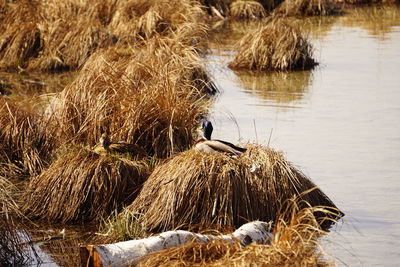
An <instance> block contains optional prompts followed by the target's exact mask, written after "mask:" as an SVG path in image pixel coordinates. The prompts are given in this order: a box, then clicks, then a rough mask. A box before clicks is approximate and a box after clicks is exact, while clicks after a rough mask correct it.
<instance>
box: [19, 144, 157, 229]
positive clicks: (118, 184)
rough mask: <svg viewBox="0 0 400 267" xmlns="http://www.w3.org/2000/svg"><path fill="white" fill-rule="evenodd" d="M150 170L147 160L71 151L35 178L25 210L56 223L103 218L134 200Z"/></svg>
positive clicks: (28, 191) (30, 184) (76, 150)
mask: <svg viewBox="0 0 400 267" xmlns="http://www.w3.org/2000/svg"><path fill="white" fill-rule="evenodd" d="M148 172H149V169H148V166H147V164H146V163H145V162H141V161H130V160H126V159H124V158H119V157H115V156H112V155H107V156H100V155H98V154H96V153H94V152H91V151H89V150H86V149H83V148H81V149H79V148H76V149H72V150H69V151H68V150H67V151H66V152H63V153H62V154H61V155H60V156H59V158H58V159H57V160H56V161H55V162H54V163H53V164H52V165H51V166H50V167H49V168H48V169H47V170H44V171H43V172H42V173H41V174H40V175H38V176H35V177H33V178H31V180H30V183H29V186H28V188H27V190H26V194H25V195H24V197H23V199H24V206H23V210H24V212H25V214H26V215H27V217H29V218H32V219H45V220H49V221H53V222H56V221H57V222H63V223H66V222H74V221H91V220H99V219H101V218H102V217H104V216H108V215H109V214H110V213H111V212H112V211H114V210H115V209H118V208H120V207H122V206H123V205H124V204H127V203H130V201H132V200H133V199H134V198H135V196H136V194H137V193H138V190H139V189H140V187H141V185H142V183H143V182H144V180H145V179H146V177H147V175H148Z"/></svg>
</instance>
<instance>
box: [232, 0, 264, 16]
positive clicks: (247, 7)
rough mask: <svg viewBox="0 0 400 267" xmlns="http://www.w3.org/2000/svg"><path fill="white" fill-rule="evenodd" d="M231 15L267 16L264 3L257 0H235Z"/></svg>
mask: <svg viewBox="0 0 400 267" xmlns="http://www.w3.org/2000/svg"><path fill="white" fill-rule="evenodd" d="M230 15H231V17H233V18H236V19H259V18H264V17H266V16H267V12H266V11H265V9H264V7H263V5H261V4H260V3H259V2H257V1H243V0H239V1H235V2H233V3H232V4H231V8H230Z"/></svg>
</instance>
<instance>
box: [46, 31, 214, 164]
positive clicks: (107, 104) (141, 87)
mask: <svg viewBox="0 0 400 267" xmlns="http://www.w3.org/2000/svg"><path fill="white" fill-rule="evenodd" d="M162 40H164V39H161V40H160V41H154V42H155V43H154V45H152V46H150V45H149V46H146V47H144V48H138V49H135V48H134V49H133V51H130V50H128V49H126V48H125V49H121V50H120V51H119V50H118V48H116V49H114V48H112V49H108V50H105V51H99V52H98V53H96V54H94V55H93V56H92V57H91V59H90V60H89V61H88V62H87V64H86V65H85V66H84V67H83V69H82V71H81V72H80V75H79V76H78V77H77V79H76V80H75V81H74V82H73V83H72V84H71V85H70V86H68V87H66V88H65V89H64V91H63V92H62V93H61V94H60V96H59V98H58V101H56V102H54V104H53V107H51V108H50V114H52V116H51V120H52V123H53V126H54V127H55V128H56V129H58V133H57V135H58V137H59V139H60V140H62V142H66V141H68V142H73V143H83V144H87V145H94V144H95V143H97V140H98V138H99V137H100V135H101V132H102V131H105V130H109V132H110V138H111V140H115V141H124V142H128V143H133V144H137V145H139V146H140V147H142V148H143V149H145V150H146V151H147V152H148V153H149V154H150V155H154V154H155V155H157V156H160V157H165V156H168V155H170V154H171V153H174V152H175V151H182V150H184V149H186V148H187V147H188V146H189V144H191V143H192V140H193V138H194V137H193V134H194V133H193V132H194V129H195V128H196V127H197V121H196V118H197V117H198V116H199V115H201V114H202V113H203V112H204V111H205V109H206V108H207V105H208V100H207V98H205V97H204V91H205V90H207V89H208V88H212V89H215V87H214V86H213V84H212V82H211V81H210V80H209V78H208V77H207V76H206V74H205V71H204V69H203V68H202V66H201V64H199V62H198V57H197V54H196V53H195V50H193V49H194V48H189V47H186V46H179V44H176V45H175V46H176V48H171V47H170V46H169V45H168V44H165V43H164V41H162ZM179 48H181V49H180V52H179V54H178V53H175V51H176V49H179ZM51 110H53V113H52V112H51Z"/></svg>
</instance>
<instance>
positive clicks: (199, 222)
mask: <svg viewBox="0 0 400 267" xmlns="http://www.w3.org/2000/svg"><path fill="white" fill-rule="evenodd" d="M247 149H248V150H247V151H246V152H245V153H244V154H243V155H242V156H240V157H238V158H231V157H229V156H226V155H223V154H206V153H201V152H195V151H193V150H190V151H187V152H184V153H181V154H179V155H177V156H175V157H174V158H172V159H171V160H169V161H168V162H167V163H165V164H163V165H161V166H159V167H157V168H156V169H155V170H154V171H153V172H152V174H151V175H150V177H149V178H148V180H147V181H146V183H145V184H144V186H143V189H142V191H141V192H140V194H139V195H138V197H137V198H136V200H135V201H134V202H133V203H132V204H131V205H130V206H128V207H127V208H126V211H125V212H126V214H127V216H129V212H133V213H140V214H142V216H141V218H140V220H141V221H143V222H145V223H144V224H143V227H144V229H145V230H147V231H152V232H154V231H157V232H158V231H165V230H172V229H175V228H177V227H179V228H191V229H210V228H211V229H212V228H216V229H229V228H232V227H239V226H240V225H242V224H243V223H246V222H248V221H252V220H262V221H270V220H275V219H276V215H277V213H278V211H279V210H280V209H282V208H283V206H282V205H283V203H284V202H285V201H286V200H287V199H290V198H292V197H293V196H299V195H300V194H301V193H302V192H304V191H307V190H310V189H312V188H315V187H316V185H315V184H314V183H313V182H312V181H310V179H308V178H307V177H306V176H305V175H304V174H302V173H301V172H300V171H299V170H298V169H296V168H295V167H294V166H293V165H292V164H291V163H289V162H288V161H287V160H286V159H285V157H284V155H283V154H282V153H281V152H278V151H274V150H272V149H269V148H266V147H262V146H257V145H248V146H247ZM299 199H302V200H306V201H307V202H308V203H309V204H310V205H311V206H326V207H329V208H332V209H336V206H335V205H334V204H333V203H332V201H331V200H330V199H329V198H328V197H327V196H326V195H325V194H324V193H323V192H322V191H321V190H320V189H318V188H317V189H315V190H313V191H310V192H307V193H306V194H302V195H301V196H300V197H299ZM299 205H300V204H299ZM127 211H128V212H127ZM318 216H319V217H324V216H325V214H318ZM324 227H325V228H328V227H329V224H326V225H324Z"/></svg>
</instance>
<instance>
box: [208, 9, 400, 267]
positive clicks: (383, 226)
mask: <svg viewBox="0 0 400 267" xmlns="http://www.w3.org/2000/svg"><path fill="white" fill-rule="evenodd" d="M304 27H305V29H308V30H309V31H310V35H309V38H310V40H311V42H312V44H313V46H314V48H315V53H314V55H315V58H316V59H317V61H318V62H320V65H319V66H318V67H317V68H316V69H315V70H313V71H309V72H294V73H275V74H265V75H255V74H254V73H253V74H252V73H234V72H232V71H231V70H229V69H228V68H227V67H226V64H227V62H229V61H230V60H231V59H232V53H231V52H229V50H230V49H231V45H232V42H233V40H232V41H231V42H228V41H226V40H224V44H223V45H222V46H221V47H219V48H218V49H214V50H213V51H214V53H213V54H212V55H210V56H209V68H210V69H211V71H212V73H213V75H214V78H215V80H216V81H217V84H218V85H219V87H220V88H221V89H222V90H223V93H222V95H221V96H220V97H219V99H218V100H217V102H216V103H215V105H214V108H213V110H212V117H211V119H212V121H213V122H214V124H215V127H214V128H215V129H214V133H215V134H214V137H215V138H221V139H225V140H229V141H233V142H235V141H238V140H242V141H247V140H252V141H258V142H260V143H263V144H269V145H270V146H271V147H273V148H276V149H279V150H283V151H284V152H285V153H286V155H287V158H288V159H289V160H290V161H291V162H293V163H294V164H295V165H297V166H298V167H299V168H301V169H302V170H303V171H304V172H305V173H306V174H307V175H309V176H310V177H311V178H312V180H313V181H314V182H316V183H317V184H318V185H319V186H320V187H321V188H322V190H323V191H324V192H325V193H326V194H327V195H328V196H329V197H330V198H331V199H332V200H333V201H334V202H335V203H336V204H337V206H338V207H339V208H341V209H342V210H343V211H344V212H345V213H346V216H345V218H344V220H343V221H342V222H341V224H340V225H339V226H338V227H336V229H334V230H333V231H332V232H331V233H330V234H329V235H328V237H327V238H326V240H324V242H323V245H324V247H325V248H326V250H327V252H328V253H329V254H331V255H334V256H335V258H336V259H337V263H338V264H339V265H348V266H398V261H399V259H400V196H399V194H398V192H399V191H400V181H399V178H400V73H399V70H400V8H399V7H388V8H385V9H381V8H376V7H368V8H357V9H354V10H349V11H348V13H347V14H346V15H344V16H341V17H330V18H313V19H309V20H307V23H306V25H305V26H304ZM227 35H229V34H227ZM232 36H234V37H237V36H236V35H235V34H232Z"/></svg>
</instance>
